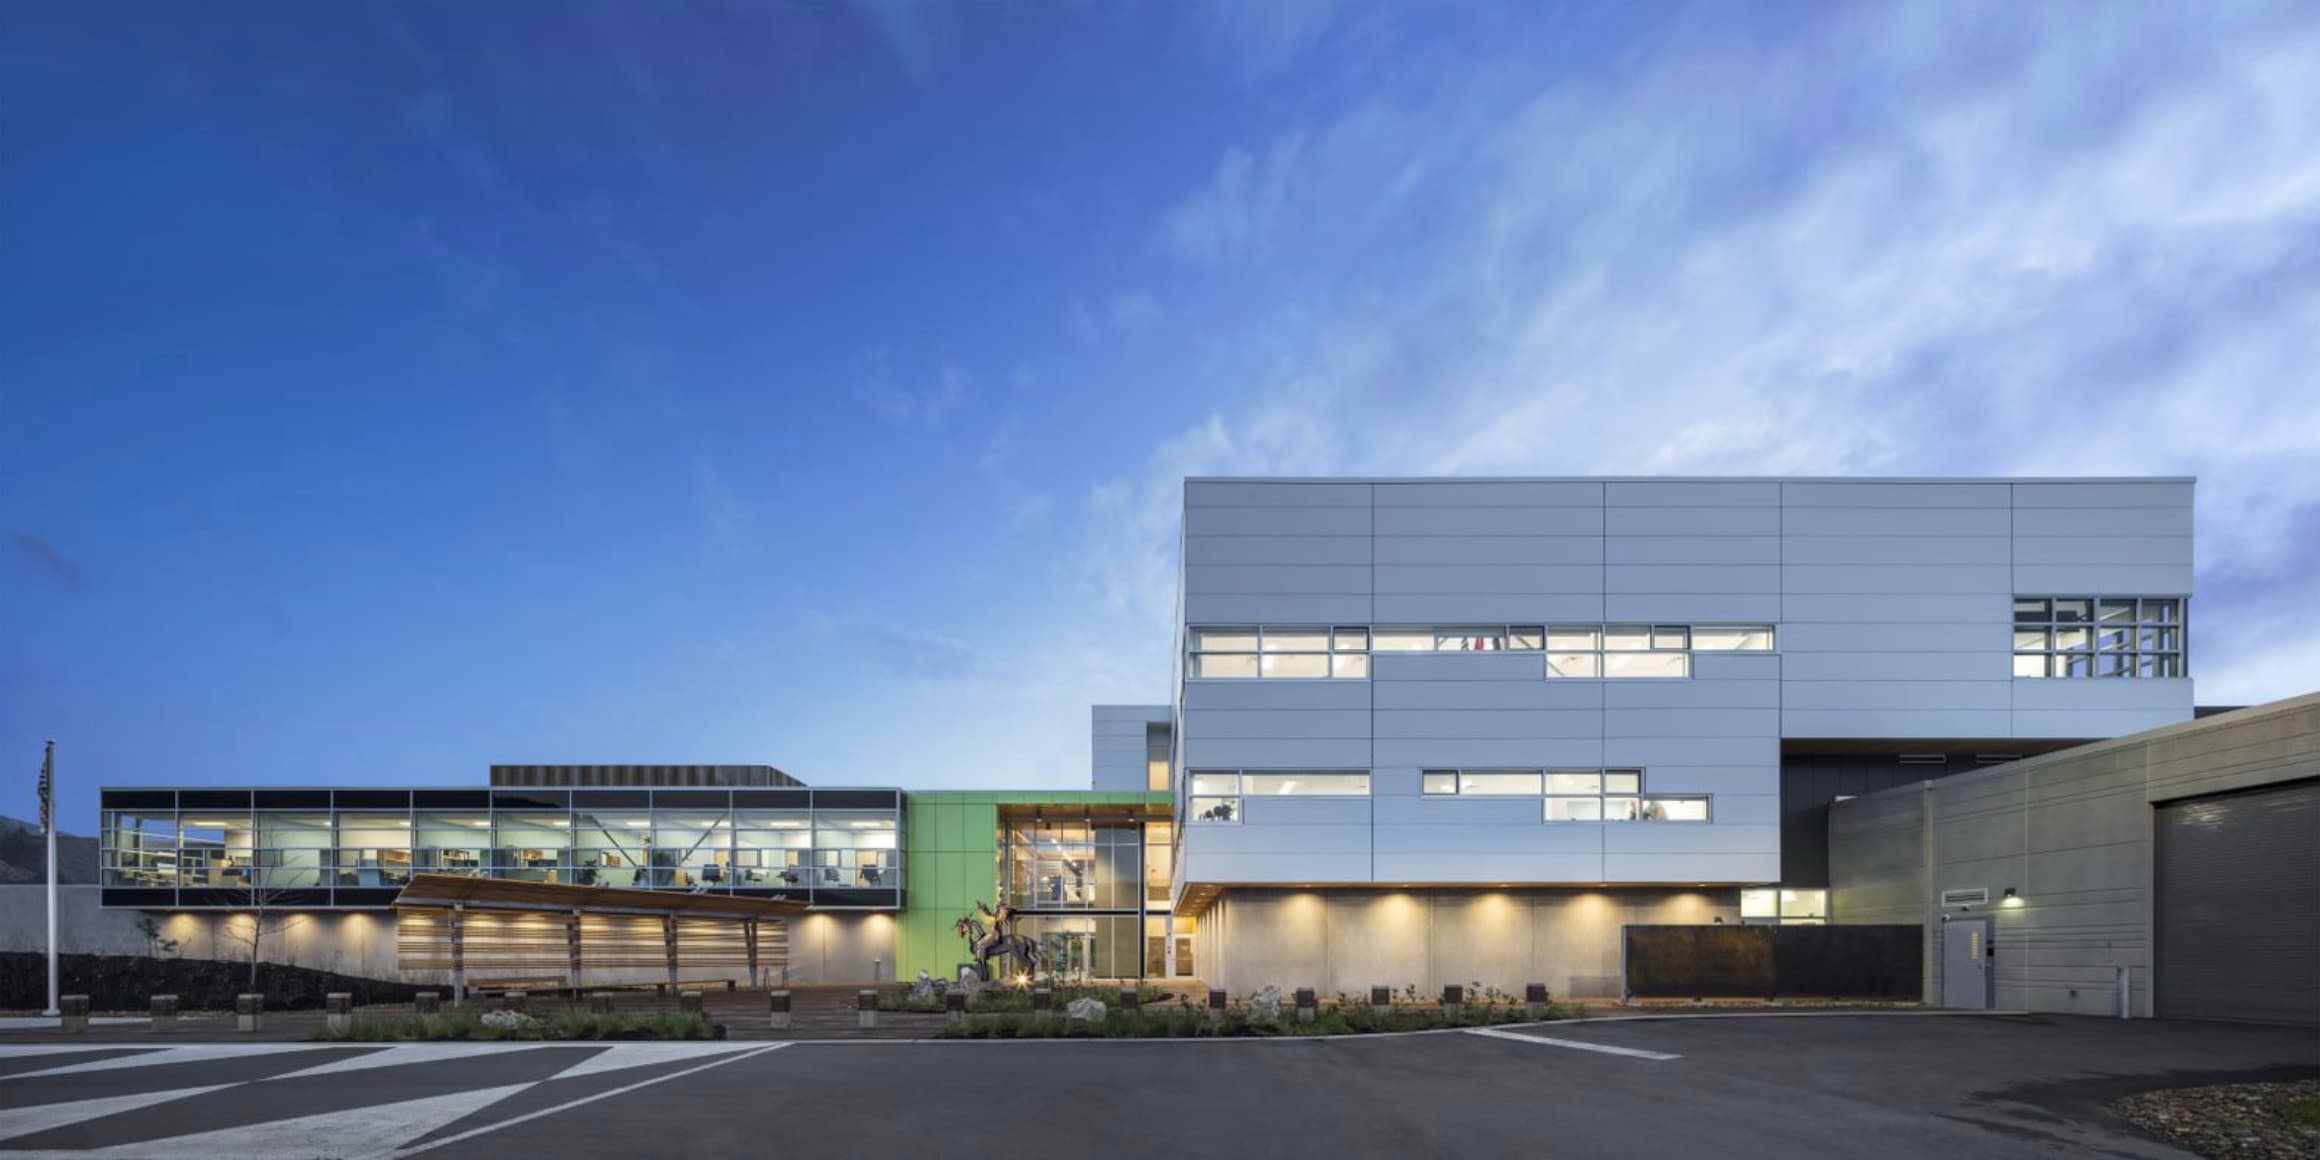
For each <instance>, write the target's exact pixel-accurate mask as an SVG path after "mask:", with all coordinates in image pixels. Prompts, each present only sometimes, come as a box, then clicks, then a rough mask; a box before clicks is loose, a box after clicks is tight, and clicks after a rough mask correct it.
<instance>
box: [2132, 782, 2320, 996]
mask: <svg viewBox="0 0 2320 1160" xmlns="http://www.w3.org/2000/svg"><path fill="white" fill-rule="evenodd" d="M2155 829H2156V838H2157V846H2158V849H2157V865H2156V869H2155V875H2154V884H2155V886H2156V887H2157V894H2158V896H2157V898H2156V900H2155V910H2156V912H2157V915H2156V917H2157V926H2158V931H2157V936H2158V937H2157V941H2158V956H2157V959H2158V963H2157V965H2158V970H2157V971H2156V972H2155V975H2154V980H2153V981H2154V982H2155V983H2156V984H2157V986H2158V1011H2159V1016H2160V1018H2162V1019H2234V1020H2243V1021H2249V1022H2258V1023H2288V1024H2297V1025H2301V1026H2305V1027H2320V781H2307V782H2302V783H2297V784H2291V785H2283V786H2274V787H2271V788H2267V789H2262V790H2255V791H2249V792H2243V793H2232V794H2221V795H2217V796H2214V797H2204V798H2194V799H2191V800H2188V801H2179V802H2169V803H2166V804H2164V805H2161V806H2160V807H2159V812H2158V818H2157V819H2156V827H2155Z"/></svg>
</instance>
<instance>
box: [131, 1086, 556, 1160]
mask: <svg viewBox="0 0 2320 1160" xmlns="http://www.w3.org/2000/svg"><path fill="white" fill-rule="evenodd" d="M531 1086H532V1083H531V1082H525V1083H515V1084H506V1085H503V1086H500V1087H488V1088H477V1089H474V1090H472V1091H458V1092H452V1093H450V1094H448V1095H440V1096H425V1097H422V1098H420V1099H415V1100H398V1101H396V1102H394V1103H390V1104H368V1105H365V1106H363V1107H359V1108H347V1109H344V1110H342V1111H336V1112H321V1113H317V1114H315V1115H311V1116H292V1117H289V1118H286V1119H280V1120H265V1121H261V1122H259V1123H255V1124H242V1125H239V1126H237V1127H232V1128H219V1129H215V1130H213V1131H208V1132H195V1133H191V1134H188V1135H183V1136H167V1137H164V1138H162V1139H158V1140H138V1141H136V1142H134V1143H129V1144H118V1145H115V1146H113V1147H110V1148H98V1149H96V1150H94V1151H92V1152H89V1153H87V1154H88V1155H90V1156H119V1157H135V1158H142V1160H151V1158H152V1157H156V1156H232V1157H236V1158H237V1160H267V1158H279V1160H304V1158H306V1157H313V1156H347V1155H354V1154H358V1153H361V1152H371V1153H372V1154H374V1155H375V1154H381V1153H384V1152H386V1151H388V1150H390V1149H392V1148H393V1147H394V1146H395V1145H396V1144H398V1143H401V1142H402V1141H405V1140H415V1139H417V1138H419V1137H421V1136H424V1135H426V1134H427V1133H429V1132H432V1131H434V1130H436V1129H438V1128H441V1127H443V1126H444V1125H446V1124H455V1123H458V1122H459V1121H460V1120H462V1119H464V1118H466V1117H468V1116H470V1115H473V1114H475V1113H476V1112H478V1111H481V1110H483V1109H484V1108H488V1107H490V1106H491V1105H493V1104H496V1103H498V1102H499V1101H501V1100H504V1099H506V1098H508V1097H509V1096H512V1095H515V1094H516V1093H517V1092H520V1091H523V1090H525V1089H526V1088H529V1087H531Z"/></svg>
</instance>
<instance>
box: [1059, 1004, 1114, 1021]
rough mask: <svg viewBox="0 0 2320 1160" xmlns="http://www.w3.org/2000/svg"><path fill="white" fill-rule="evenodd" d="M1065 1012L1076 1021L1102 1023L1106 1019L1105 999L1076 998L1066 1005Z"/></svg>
mask: <svg viewBox="0 0 2320 1160" xmlns="http://www.w3.org/2000/svg"><path fill="white" fill-rule="evenodd" d="M1063 1013H1064V1014H1065V1015H1066V1016H1069V1017H1070V1018H1071V1020H1072V1021H1073V1022H1076V1023H1101V1022H1103V1021H1104V1004H1103V1000H1101V999H1074V1000H1072V1001H1071V1002H1069V1003H1067V1004H1065V1005H1064V1008H1063Z"/></svg>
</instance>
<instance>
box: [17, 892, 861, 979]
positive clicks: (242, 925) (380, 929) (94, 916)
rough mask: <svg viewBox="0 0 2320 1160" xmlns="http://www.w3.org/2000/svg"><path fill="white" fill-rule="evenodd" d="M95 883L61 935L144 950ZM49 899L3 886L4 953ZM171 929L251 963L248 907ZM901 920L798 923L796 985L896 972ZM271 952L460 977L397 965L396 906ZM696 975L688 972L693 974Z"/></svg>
mask: <svg viewBox="0 0 2320 1160" xmlns="http://www.w3.org/2000/svg"><path fill="white" fill-rule="evenodd" d="M97 893H98V891H97V888H96V887H94V886H67V887H64V888H62V889H61V890H60V891H59V892H58V904H59V905H58V908H57V927H58V935H59V938H58V941H59V942H60V943H61V944H62V949H63V950H64V951H65V952H66V953H69V954H115V955H141V954H145V953H146V950H147V948H146V943H145V936H144V935H143V934H142V933H140V932H139V931H138V929H137V920H138V919H139V918H141V917H143V916H144V912H142V911H135V910H107V909H105V908H103V907H101V906H99V905H98V904H97ZM46 908H47V902H46V900H45V896H44V894H43V888H42V887H38V886H0V950H10V951H40V950H43V949H45V948H46V946H47V927H46V922H47V919H46V914H47V909H46ZM154 917H155V918H156V919H158V920H159V923H160V928H161V936H162V937H163V938H170V939H176V940H177V941H178V944H179V945H178V948H177V951H176V954H177V955H178V956H179V957H182V958H189V959H223V960H227V961H235V962H247V961H248V959H249V954H250V950H249V943H248V941H247V940H246V939H244V938H242V937H239V936H237V934H236V933H235V932H236V931H243V930H247V929H248V923H249V919H248V917H247V916H246V915H244V914H239V913H234V912H227V911H175V912H155V913H154ZM894 926H895V923H894V918H893V916H892V915H889V914H883V913H875V912H873V913H850V912H831V913H819V914H809V915H805V916H803V917H801V918H796V919H793V920H791V922H790V971H789V981H790V982H792V983H800V984H805V983H858V982H868V981H870V978H871V970H872V960H874V959H875V960H879V961H880V962H881V963H882V966H880V968H879V977H880V978H882V979H885V980H889V981H891V980H892V979H893V978H894ZM262 957H263V958H264V959H265V961H267V962H276V963H283V964H286V965H289V966H297V967H311V968H314V969H316V970H324V971H337V972H339V973H341V974H348V975H360V976H363V977H365V978H373V979H397V980H404V981H409V982H414V983H439V984H443V985H446V986H448V985H449V984H450V982H451V978H450V973H449V972H448V971H412V972H404V971H402V970H399V969H397V967H396V965H395V916H394V915H393V913H392V912H387V911H330V910H318V911H309V912H306V913H305V914H304V915H302V916H300V917H299V918H298V919H297V920H296V921H294V922H293V923H292V924H291V925H290V926H289V927H288V928H287V929H286V930H282V931H281V932H280V933H278V934H275V933H270V934H268V936H267V937H266V939H265V940H264V947H263V955H262ZM732 973H733V972H732V971H730V970H729V969H727V968H717V969H715V970H708V969H704V970H703V971H701V972H699V975H700V977H703V978H706V977H710V976H712V975H714V976H715V977H718V978H724V977H726V976H727V975H728V974H732ZM692 975H693V972H687V976H686V977H692ZM662 977H663V976H662V973H661V972H657V971H649V970H648V971H631V972H617V973H598V972H594V971H591V972H590V973H589V978H590V979H591V980H593V981H600V982H628V981H634V982H658V981H660V980H661V978H662Z"/></svg>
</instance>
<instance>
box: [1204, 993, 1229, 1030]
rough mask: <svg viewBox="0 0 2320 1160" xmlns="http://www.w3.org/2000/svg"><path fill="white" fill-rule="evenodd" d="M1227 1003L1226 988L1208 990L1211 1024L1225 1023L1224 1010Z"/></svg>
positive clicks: (1209, 1019)
mask: <svg viewBox="0 0 2320 1160" xmlns="http://www.w3.org/2000/svg"><path fill="white" fill-rule="evenodd" d="M1225 1003H1226V999H1225V993H1224V988H1222V987H1210V988H1209V989H1208V1021H1209V1022H1211V1023H1221V1022H1223V1021H1224V1008H1225Z"/></svg>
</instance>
